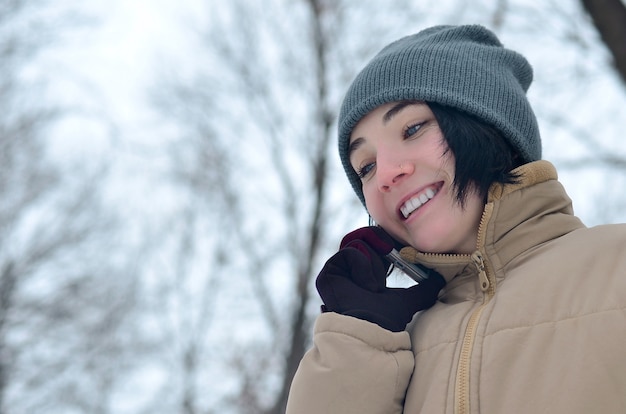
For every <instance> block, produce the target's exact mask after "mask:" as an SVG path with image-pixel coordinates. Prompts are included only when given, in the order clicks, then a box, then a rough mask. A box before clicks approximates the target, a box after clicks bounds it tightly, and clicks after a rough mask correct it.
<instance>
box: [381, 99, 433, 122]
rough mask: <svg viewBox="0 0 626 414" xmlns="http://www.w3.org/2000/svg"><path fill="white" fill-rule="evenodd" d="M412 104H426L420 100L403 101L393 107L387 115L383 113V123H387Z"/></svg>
mask: <svg viewBox="0 0 626 414" xmlns="http://www.w3.org/2000/svg"><path fill="white" fill-rule="evenodd" d="M410 105H424V103H422V102H419V101H401V102H398V103H397V104H395V105H394V106H392V107H391V109H390V110H388V111H387V112H386V113H385V115H383V124H387V123H388V122H389V121H391V119H392V118H393V117H394V116H396V115H397V114H398V113H400V112H401V111H402V110H403V109H404V108H406V107H407V106H410Z"/></svg>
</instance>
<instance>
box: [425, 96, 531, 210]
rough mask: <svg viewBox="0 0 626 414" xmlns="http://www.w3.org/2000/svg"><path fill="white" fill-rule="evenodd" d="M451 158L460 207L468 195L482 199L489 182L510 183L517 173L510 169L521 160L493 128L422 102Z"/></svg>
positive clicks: (450, 109)
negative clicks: (432, 117)
mask: <svg viewBox="0 0 626 414" xmlns="http://www.w3.org/2000/svg"><path fill="white" fill-rule="evenodd" d="M426 104H427V105H428V107H429V108H430V109H431V111H432V112H433V114H434V115H435V118H436V119H437V123H438V124H439V128H440V129H441V132H442V134H443V136H444V138H445V140H446V142H447V144H448V150H447V151H452V154H453V155H454V158H455V170H456V172H455V175H454V183H453V185H454V187H455V189H456V198H457V200H458V202H459V204H461V206H463V205H464V204H465V200H466V199H467V196H468V194H470V193H471V192H477V193H478V194H479V195H480V196H481V197H482V198H483V199H486V197H487V192H488V191H489V187H490V186H491V184H493V183H502V184H512V183H516V182H518V180H519V175H518V174H515V173H513V172H511V171H512V170H513V169H515V168H516V167H519V166H520V165H522V164H523V163H524V162H523V161H522V159H521V157H520V156H518V154H517V153H516V151H515V150H514V149H513V148H512V147H511V145H509V143H508V142H507V141H506V140H505V139H504V138H503V137H502V134H501V133H500V131H499V130H498V129H496V128H495V127H493V126H491V125H488V124H486V123H484V122H483V121H481V120H480V119H478V118H476V117H475V116H472V115H470V114H467V113H464V112H461V111H459V110H457V109H455V108H452V107H448V106H443V105H440V104H438V103H434V102H426Z"/></svg>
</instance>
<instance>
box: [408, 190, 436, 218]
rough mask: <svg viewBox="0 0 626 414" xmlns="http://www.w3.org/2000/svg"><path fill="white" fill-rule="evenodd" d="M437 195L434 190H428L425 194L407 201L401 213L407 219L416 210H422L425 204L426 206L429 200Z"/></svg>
mask: <svg viewBox="0 0 626 414" xmlns="http://www.w3.org/2000/svg"><path fill="white" fill-rule="evenodd" d="M435 194H437V192H436V191H435V190H433V189H432V188H428V189H426V191H424V192H423V193H421V194H419V195H416V196H415V197H413V198H411V199H409V200H407V202H406V203H404V205H403V206H402V207H400V212H401V213H402V215H403V216H404V218H407V217H409V216H410V215H411V213H413V212H414V211H415V210H417V209H418V208H420V207H421V206H422V205H423V204H425V203H426V202H427V201H428V200H430V199H431V198H433V197H434V196H435Z"/></svg>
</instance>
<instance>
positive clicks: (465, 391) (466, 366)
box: [454, 251, 495, 414]
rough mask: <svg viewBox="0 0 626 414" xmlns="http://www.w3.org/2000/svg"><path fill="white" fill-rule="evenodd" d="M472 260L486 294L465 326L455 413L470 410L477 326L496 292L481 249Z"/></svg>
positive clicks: (458, 370) (457, 380)
mask: <svg viewBox="0 0 626 414" xmlns="http://www.w3.org/2000/svg"><path fill="white" fill-rule="evenodd" d="M472 261H473V262H474V265H475V266H476V268H477V269H478V279H479V283H480V288H481V290H482V291H483V293H485V294H486V296H485V298H484V300H483V303H482V304H481V305H480V306H479V307H478V308H476V309H475V310H474V312H473V313H472V315H471V316H470V319H469V321H468V323H467V327H466V328H465V335H464V336H463V342H462V345H461V354H460V356H459V364H458V366H457V373H456V383H455V401H456V404H455V411H454V412H455V413H456V414H465V413H468V412H469V381H470V360H471V356H472V350H473V347H474V340H475V337H476V328H477V326H478V321H479V320H480V316H481V314H482V312H483V310H484V309H485V306H486V305H487V303H489V301H490V300H491V298H492V297H493V295H494V293H495V283H493V281H492V278H491V277H490V275H489V272H488V270H487V266H486V265H485V260H484V259H483V255H482V254H481V253H480V251H476V252H474V253H473V254H472Z"/></svg>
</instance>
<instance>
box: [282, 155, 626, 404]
mask: <svg viewBox="0 0 626 414" xmlns="http://www.w3.org/2000/svg"><path fill="white" fill-rule="evenodd" d="M519 171H520V172H521V173H522V174H523V179H522V183H520V184H518V185H514V186H504V187H503V186H500V185H497V186H494V187H493V188H492V189H491V191H490V194H489V200H488V202H487V205H486V207H485V211H484V213H483V219H482V222H481V226H480V229H479V236H478V242H477V246H478V248H477V251H476V252H475V253H474V254H473V255H428V254H422V253H419V252H417V251H415V250H414V249H412V248H405V249H403V250H402V254H403V256H404V257H405V258H407V259H409V260H411V261H414V262H420V263H423V264H425V265H427V266H430V267H433V268H435V269H437V270H438V271H439V272H440V273H441V274H442V275H444V277H445V278H446V280H447V282H448V284H447V286H446V287H445V288H444V289H443V290H442V291H441V293H440V296H439V300H438V302H437V303H436V304H435V305H434V306H433V307H432V308H431V309H429V310H427V311H424V312H420V313H419V314H418V315H417V316H416V317H415V318H414V320H413V322H412V323H411V324H410V325H409V327H408V328H407V331H408V332H397V333H393V332H390V331H387V330H385V329H382V328H380V327H378V326H377V325H375V324H372V323H369V322H366V321H362V320H359V319H356V318H351V317H348V316H343V315H338V314H335V313H325V314H322V315H320V316H319V317H318V320H317V322H316V325H315V333H314V347H313V348H312V349H311V350H309V351H308V352H307V354H306V355H305V357H304V358H303V360H302V362H301V364H300V367H299V369H298V372H297V374H296V377H295V379H294V381H293V384H292V389H291V393H290V396H289V402H288V406H287V413H289V414H308V413H311V414H312V413H315V414H319V413H341V414H350V413H360V414H369V413H381V414H382V413H385V414H388V413H405V414H413V413H416V414H417V413H484V414H489V413H494V414H496V413H497V414H502V413H507V414H508V413H551V414H558V413H568V414H572V413H581V414H582V413H585V414H586V413H626V225H622V224H620V225H607V226H598V227H594V228H586V227H585V226H584V225H583V224H582V223H581V222H580V221H579V220H578V219H577V218H576V217H575V216H573V212H572V207H571V201H570V199H569V197H568V196H567V195H566V193H565V191H564V189H563V187H562V186H561V184H560V183H559V182H558V181H557V177H556V171H555V170H554V167H553V166H552V165H551V164H550V163H548V162H546V161H538V162H535V163H532V164H528V165H525V166H523V167H521V168H520V170H519Z"/></svg>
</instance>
